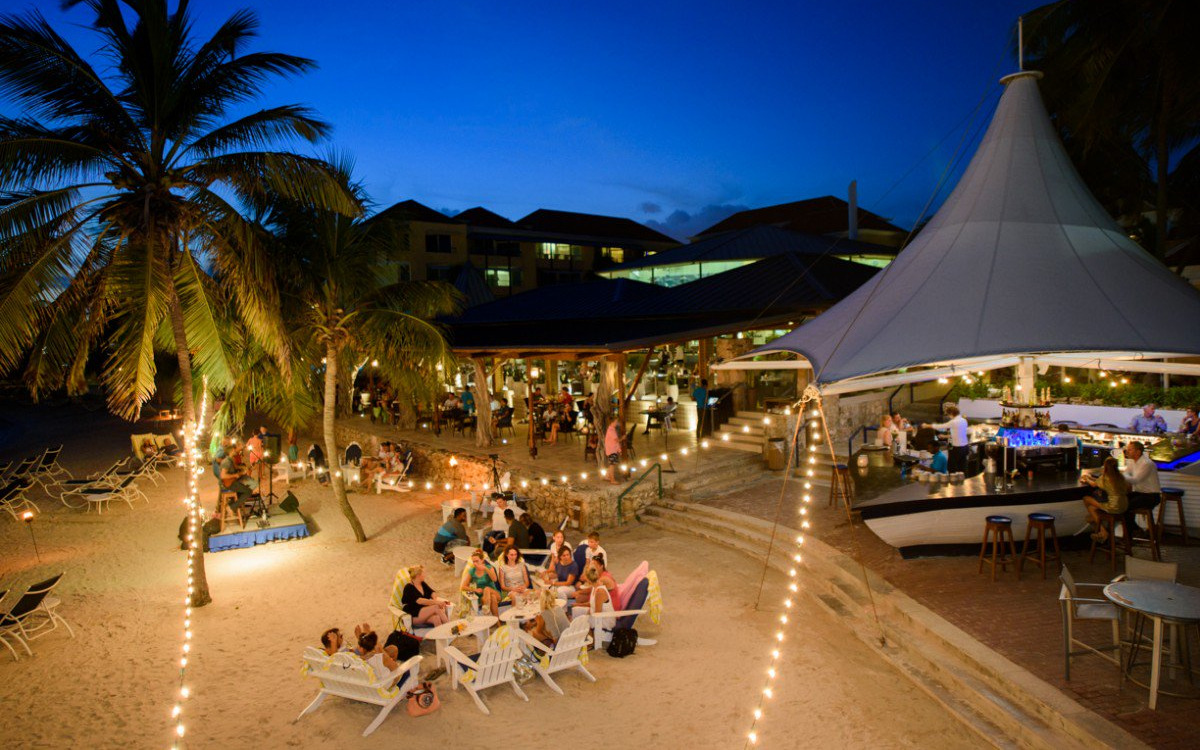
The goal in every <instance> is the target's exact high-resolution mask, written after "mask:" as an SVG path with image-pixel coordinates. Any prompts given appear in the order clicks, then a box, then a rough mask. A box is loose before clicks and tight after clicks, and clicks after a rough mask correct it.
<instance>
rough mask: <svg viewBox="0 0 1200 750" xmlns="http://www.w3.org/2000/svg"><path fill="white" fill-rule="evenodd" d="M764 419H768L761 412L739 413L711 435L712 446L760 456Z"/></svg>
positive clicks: (763, 436) (763, 437) (763, 435)
mask: <svg viewBox="0 0 1200 750" xmlns="http://www.w3.org/2000/svg"><path fill="white" fill-rule="evenodd" d="M764 419H770V417H769V416H768V415H767V414H765V413H764V412H761V411H739V412H738V413H737V416H735V417H733V418H731V419H730V420H729V421H728V422H726V423H725V424H723V425H721V427H720V428H719V429H718V430H717V431H716V432H715V433H713V437H712V439H713V441H714V444H715V445H719V446H721V447H722V448H731V449H733V450H736V451H743V452H745V453H757V454H759V455H761V454H762V449H763V440H764V439H765V436H766V434H765V432H764V428H765V427H766V424H765V423H764V422H763V420H764Z"/></svg>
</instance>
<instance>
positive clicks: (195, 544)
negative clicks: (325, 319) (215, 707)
mask: <svg viewBox="0 0 1200 750" xmlns="http://www.w3.org/2000/svg"><path fill="white" fill-rule="evenodd" d="M202 383H203V384H202V386H201V394H200V412H199V414H198V416H197V418H196V421H195V422H192V423H190V424H187V425H185V426H184V428H183V467H184V471H185V473H186V475H187V478H188V483H187V493H186V494H185V495H184V498H183V504H184V505H185V506H187V509H188V531H187V535H186V539H187V542H188V559H187V587H186V593H185V595H184V605H183V645H182V647H181V649H180V651H181V653H182V656H180V658H179V692H178V693H177V695H176V698H175V703H174V705H173V706H172V707H171V719H172V720H173V721H174V722H175V742H174V744H173V745H172V748H174V749H175V750H178V748H179V740H180V739H182V738H183V736H184V734H185V733H186V732H187V728H186V727H185V725H184V723H183V702H184V701H185V700H187V699H188V697H189V696H190V695H191V690H190V689H189V688H188V686H187V684H186V680H187V665H188V654H190V653H191V651H192V597H193V595H194V594H195V592H196V575H195V572H196V556H197V555H199V554H202V548H201V540H202V539H203V538H204V535H203V533H202V532H201V529H202V528H203V523H204V508H203V506H201V504H200V477H201V476H202V475H203V474H204V471H203V470H202V469H201V468H200V447H199V446H200V437H201V435H203V433H204V425H205V422H206V420H207V414H208V377H207V376H205V377H204V379H203V381H202Z"/></svg>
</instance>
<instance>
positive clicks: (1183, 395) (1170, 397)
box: [957, 380, 1200, 409]
mask: <svg viewBox="0 0 1200 750" xmlns="http://www.w3.org/2000/svg"><path fill="white" fill-rule="evenodd" d="M1015 384H1016V383H1015V381H1012V380H1005V381H1000V382H996V383H981V382H979V381H976V382H974V383H970V384H966V383H964V384H962V385H960V386H959V387H958V391H957V392H958V393H959V394H961V396H962V397H964V398H989V395H988V390H989V388H1003V387H1004V386H1008V387H1009V388H1012V387H1014V386H1015ZM1037 387H1038V388H1039V389H1041V388H1047V387H1048V388H1049V389H1050V393H1051V395H1052V396H1053V397H1054V400H1055V401H1062V400H1064V399H1067V398H1071V399H1075V400H1078V401H1083V402H1087V403H1099V404H1101V405H1103V406H1130V407H1137V406H1141V405H1143V404H1158V405H1159V407H1160V408H1163V409H1186V408H1187V407H1189V406H1195V405H1196V404H1200V386H1195V385H1186V386H1179V387H1177V388H1168V389H1166V390H1163V389H1162V388H1157V387H1155V386H1150V385H1144V384H1141V383H1128V384H1126V385H1118V386H1117V387H1116V388H1113V387H1111V386H1110V385H1108V383H1063V382H1061V381H1057V380H1038V381H1037Z"/></svg>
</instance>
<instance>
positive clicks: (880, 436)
mask: <svg viewBox="0 0 1200 750" xmlns="http://www.w3.org/2000/svg"><path fill="white" fill-rule="evenodd" d="M894 438H895V434H894V433H893V430H892V417H891V415H890V414H884V415H883V419H881V420H879V429H878V430H876V431H875V445H879V446H882V447H884V448H891V447H892V440H893V439H894Z"/></svg>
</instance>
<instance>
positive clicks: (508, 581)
mask: <svg viewBox="0 0 1200 750" xmlns="http://www.w3.org/2000/svg"><path fill="white" fill-rule="evenodd" d="M500 590H501V591H503V592H505V593H507V594H508V596H509V598H510V599H512V600H513V601H514V603H515V602H516V600H517V599H521V598H523V597H524V596H525V593H526V592H527V591H529V569H528V568H526V567H525V560H524V559H522V557H521V550H519V549H517V548H516V547H509V548H508V549H507V550H505V551H504V561H503V562H502V563H501V564H500Z"/></svg>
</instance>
